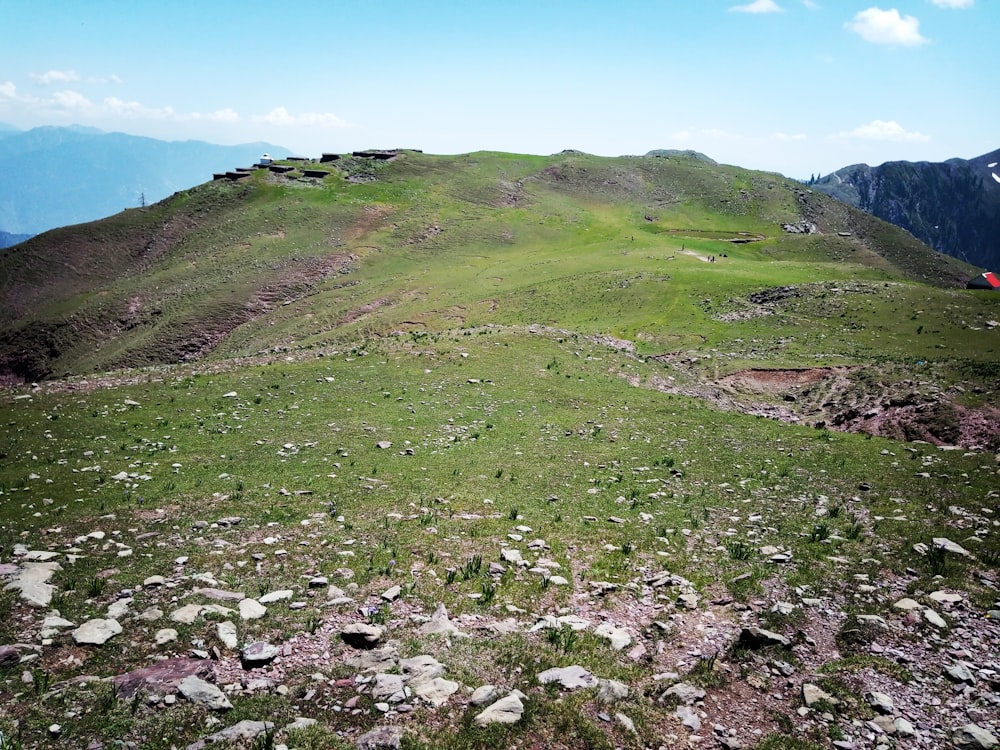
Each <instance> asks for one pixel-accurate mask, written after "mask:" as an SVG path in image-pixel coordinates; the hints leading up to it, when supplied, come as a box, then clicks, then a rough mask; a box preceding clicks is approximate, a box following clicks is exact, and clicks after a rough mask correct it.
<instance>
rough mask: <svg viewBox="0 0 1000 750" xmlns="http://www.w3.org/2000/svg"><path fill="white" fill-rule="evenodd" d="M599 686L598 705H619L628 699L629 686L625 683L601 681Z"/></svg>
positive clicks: (598, 682)
mask: <svg viewBox="0 0 1000 750" xmlns="http://www.w3.org/2000/svg"><path fill="white" fill-rule="evenodd" d="M597 685H598V690H597V702H598V703H618V702H619V701H623V700H625V699H626V698H628V685H626V684H625V683H624V682H618V680H605V679H599V680H598V681H597Z"/></svg>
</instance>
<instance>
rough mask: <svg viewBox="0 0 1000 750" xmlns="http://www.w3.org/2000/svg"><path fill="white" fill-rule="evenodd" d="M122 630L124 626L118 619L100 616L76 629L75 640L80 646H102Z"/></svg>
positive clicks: (74, 632)
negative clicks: (106, 618)
mask: <svg viewBox="0 0 1000 750" xmlns="http://www.w3.org/2000/svg"><path fill="white" fill-rule="evenodd" d="M121 632H122V626H121V625H119V624H118V621H117V620H105V619H103V618H100V617H98V618H96V619H93V620H88V621H87V622H85V623H83V625H81V626H80V627H78V628H77V629H76V630H74V631H73V640H74V641H76V644H77V645H78V646H83V645H91V646H101V645H103V644H105V643H107V641H108V640H109V639H110V638H113V637H114V636H116V635H118V634H119V633H121Z"/></svg>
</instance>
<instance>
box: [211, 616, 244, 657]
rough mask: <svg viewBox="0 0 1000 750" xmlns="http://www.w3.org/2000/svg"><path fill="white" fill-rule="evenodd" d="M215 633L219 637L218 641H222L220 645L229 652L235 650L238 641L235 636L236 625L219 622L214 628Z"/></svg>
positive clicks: (227, 621) (228, 622)
mask: <svg viewBox="0 0 1000 750" xmlns="http://www.w3.org/2000/svg"><path fill="white" fill-rule="evenodd" d="M215 633H216V635H218V636H219V640H220V641H222V645H223V646H225V647H226V648H228V649H229V650H230V651H232V650H235V649H236V647H237V646H238V645H239V639H238V638H237V635H236V623H235V622H230V621H229V620H226V621H225V622H220V623H218V624H217V625H216V626H215Z"/></svg>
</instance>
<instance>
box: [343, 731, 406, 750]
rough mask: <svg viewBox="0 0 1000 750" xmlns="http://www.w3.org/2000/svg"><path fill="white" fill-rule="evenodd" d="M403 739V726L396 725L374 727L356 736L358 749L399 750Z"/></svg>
mask: <svg viewBox="0 0 1000 750" xmlns="http://www.w3.org/2000/svg"><path fill="white" fill-rule="evenodd" d="M402 741H403V728H402V727H396V726H384V727H375V728H374V729H372V730H371V731H368V732H365V733H364V734H363V735H361V736H360V737H358V739H357V741H356V742H355V744H356V745H357V747H358V750H399V747H400V745H401V744H402Z"/></svg>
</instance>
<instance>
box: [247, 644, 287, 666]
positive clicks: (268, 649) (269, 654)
mask: <svg viewBox="0 0 1000 750" xmlns="http://www.w3.org/2000/svg"><path fill="white" fill-rule="evenodd" d="M279 653H281V649H279V648H278V647H277V646H275V645H274V644H272V643H267V642H266V641H257V642H255V643H250V644H247V645H246V646H244V647H243V648H242V649H240V661H241V662H242V663H243V668H244V669H253V668H254V667H262V666H264V665H265V664H268V663H269V662H271V661H273V660H274V658H275V657H276V656H277V655H278V654H279Z"/></svg>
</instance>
